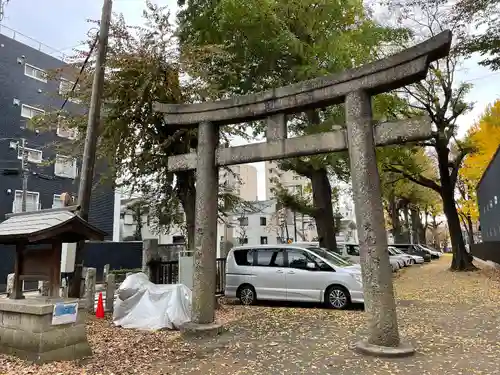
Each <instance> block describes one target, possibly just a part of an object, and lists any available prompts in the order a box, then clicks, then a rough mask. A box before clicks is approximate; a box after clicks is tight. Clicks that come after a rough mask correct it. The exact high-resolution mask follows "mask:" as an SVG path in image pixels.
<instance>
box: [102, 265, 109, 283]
mask: <svg viewBox="0 0 500 375" xmlns="http://www.w3.org/2000/svg"><path fill="white" fill-rule="evenodd" d="M108 274H109V264H105V265H104V269H103V270H102V277H103V279H104V280H106V276H108Z"/></svg>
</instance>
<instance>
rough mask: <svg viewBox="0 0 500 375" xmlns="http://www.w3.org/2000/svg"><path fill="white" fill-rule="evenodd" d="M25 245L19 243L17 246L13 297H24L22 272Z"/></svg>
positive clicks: (11, 296)
mask: <svg viewBox="0 0 500 375" xmlns="http://www.w3.org/2000/svg"><path fill="white" fill-rule="evenodd" d="M24 248H25V246H24V245H21V244H18V245H17V246H16V261H15V263H14V288H13V289H12V294H11V295H10V296H9V298H11V299H23V298H24V295H23V284H22V283H21V279H20V276H21V273H22V271H23V251H24Z"/></svg>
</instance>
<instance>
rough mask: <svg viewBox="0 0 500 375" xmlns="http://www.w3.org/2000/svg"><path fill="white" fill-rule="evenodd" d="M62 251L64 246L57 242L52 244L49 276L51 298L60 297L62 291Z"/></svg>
mask: <svg viewBox="0 0 500 375" xmlns="http://www.w3.org/2000/svg"><path fill="white" fill-rule="evenodd" d="M61 251H62V244H61V243H60V242H55V243H53V244H52V256H51V258H52V259H51V267H50V276H49V297H52V298H58V297H60V293H61V292H60V290H61Z"/></svg>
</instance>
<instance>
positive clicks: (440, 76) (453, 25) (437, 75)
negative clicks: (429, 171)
mask: <svg viewBox="0 0 500 375" xmlns="http://www.w3.org/2000/svg"><path fill="white" fill-rule="evenodd" d="M398 9H399V10H400V11H401V17H400V19H401V20H402V22H403V24H404V25H412V27H413V29H414V30H415V39H416V41H420V39H424V38H428V37H430V36H434V35H436V34H438V33H440V32H442V31H444V30H445V29H451V30H452V31H456V32H457V33H459V34H460V33H463V32H464V30H463V25H462V24H459V23H457V22H452V21H449V20H450V19H451V18H450V8H448V7H445V6H442V4H440V3H439V2H438V3H434V2H421V1H417V2H416V3H415V2H411V3H410V5H403V6H400V7H399V8H398ZM447 20H448V21H449V22H447ZM460 61H461V60H460V56H459V55H458V54H457V52H456V50H455V49H453V48H452V51H451V53H450V55H449V56H447V57H446V58H444V59H441V60H438V61H437V62H435V63H433V64H431V65H430V68H429V73H428V75H427V78H426V79H425V80H423V81H421V82H419V83H417V84H414V85H411V86H408V87H405V88H403V89H402V90H400V91H399V93H400V94H401V95H402V96H403V97H404V98H406V99H407V101H408V104H409V111H404V112H401V113H399V115H403V116H413V115H414V114H415V113H423V114H426V115H428V116H429V117H430V118H431V120H432V122H433V125H434V127H435V129H434V132H433V138H432V139H431V140H430V141H428V142H424V143H422V146H426V147H429V148H430V149H432V151H433V153H434V156H435V158H436V166H437V170H438V172H439V173H438V178H429V177H428V176H426V174H425V173H426V171H425V168H422V166H420V165H418V163H415V162H414V160H413V161H412V158H407V159H402V158H399V160H398V158H396V160H395V161H394V162H393V163H386V164H385V165H384V168H385V170H386V171H390V172H394V173H399V174H401V175H402V176H405V177H406V178H408V179H409V180H410V181H412V182H414V183H417V184H419V185H422V186H424V187H427V188H429V189H432V190H434V191H435V192H436V193H438V194H439V195H440V196H441V199H442V201H443V211H444V213H445V215H446V218H447V222H448V227H449V230H450V239H451V244H452V248H453V260H452V264H451V269H452V270H456V271H466V270H474V269H476V268H475V266H474V265H473V264H472V260H473V258H472V256H470V255H469V254H468V253H467V251H466V248H465V243H464V239H463V236H462V230H461V225H460V218H459V215H458V212H457V207H456V203H455V188H456V184H457V179H458V171H459V169H460V166H461V165H462V162H463V159H464V157H465V156H466V155H467V154H468V153H469V152H470V151H471V147H470V145H469V144H468V143H467V142H463V141H459V140H457V139H456V137H455V136H456V134H457V128H458V124H457V119H458V118H459V117H460V116H462V115H464V114H465V113H467V112H468V111H469V110H470V109H471V108H472V103H469V102H467V100H466V95H467V94H468V92H469V91H470V88H471V85H470V84H467V83H457V82H456V80H455V73H456V68H457V66H458V64H459V63H460Z"/></svg>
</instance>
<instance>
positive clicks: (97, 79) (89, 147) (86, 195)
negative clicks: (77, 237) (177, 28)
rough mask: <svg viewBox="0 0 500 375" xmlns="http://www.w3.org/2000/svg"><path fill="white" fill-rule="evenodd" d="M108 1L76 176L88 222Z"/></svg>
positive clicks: (76, 284)
mask: <svg viewBox="0 0 500 375" xmlns="http://www.w3.org/2000/svg"><path fill="white" fill-rule="evenodd" d="M112 5H113V3H112V0H104V5H103V7H102V15H101V23H100V29H99V43H98V49H97V60H96V67H95V72H94V81H93V83H92V96H91V99H90V108H89V117H88V123H87V134H86V137H85V148H84V151H83V163H82V172H81V175H80V186H79V188H78V206H80V211H79V215H80V217H81V218H82V219H84V220H88V218H89V207H90V197H91V194H92V182H93V181H92V180H93V177H94V165H95V157H96V147H97V136H98V127H99V122H100V117H101V116H100V115H101V102H102V92H103V89H104V64H105V62H106V51H107V47H108V34H109V24H110V22H111V8H112ZM83 247H84V242H83V241H80V242H79V243H78V244H77V246H76V253H75V272H74V275H73V280H72V283H71V288H70V290H69V295H70V297H72V298H79V297H80V284H81V278H82V268H83Z"/></svg>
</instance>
